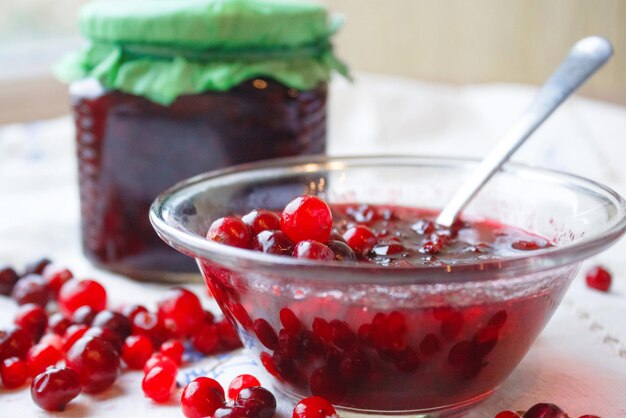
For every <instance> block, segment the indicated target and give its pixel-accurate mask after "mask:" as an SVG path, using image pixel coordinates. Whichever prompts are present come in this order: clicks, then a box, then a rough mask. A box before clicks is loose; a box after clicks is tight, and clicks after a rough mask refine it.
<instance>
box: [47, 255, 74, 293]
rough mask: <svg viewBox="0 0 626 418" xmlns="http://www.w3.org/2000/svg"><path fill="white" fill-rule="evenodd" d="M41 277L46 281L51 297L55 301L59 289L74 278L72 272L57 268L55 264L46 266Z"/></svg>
mask: <svg viewBox="0 0 626 418" xmlns="http://www.w3.org/2000/svg"><path fill="white" fill-rule="evenodd" d="M41 275H42V276H43V277H44V279H46V282H47V283H48V287H49V288H50V292H51V293H52V297H54V298H55V299H56V298H57V297H58V296H59V292H60V291H61V287H63V285H64V284H65V283H66V282H68V281H69V280H70V279H71V278H73V277H74V275H73V274H72V272H71V271H70V270H68V269H66V268H65V267H61V266H58V265H56V264H48V265H47V266H46V267H45V268H44V269H43V272H42V273H41Z"/></svg>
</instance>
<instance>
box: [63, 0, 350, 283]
mask: <svg viewBox="0 0 626 418" xmlns="http://www.w3.org/2000/svg"><path fill="white" fill-rule="evenodd" d="M138 3H143V4H144V5H147V3H149V5H150V6H149V7H152V9H150V10H151V13H149V14H148V13H147V11H146V10H148V9H145V8H142V7H138V6H137V4H138ZM111 4H114V5H115V4H118V7H114V8H113V9H112V8H111V6H110V5H111ZM199 4H200V5H204V8H200V9H198V5H199ZM154 5H159V6H158V7H157V10H155V9H154V7H155V6H154ZM163 5H165V6H163ZM220 5H221V8H220V7H217V6H220ZM226 6H228V7H226ZM86 9H87V10H86V11H85V8H84V10H83V12H82V13H81V29H82V31H83V33H84V34H86V36H87V37H88V38H89V39H90V40H91V43H90V46H89V47H88V48H87V50H85V51H82V52H81V53H80V54H79V55H78V56H74V57H73V58H70V59H68V61H66V62H65V63H64V64H63V66H62V68H61V71H60V72H61V73H62V77H63V76H64V77H63V78H64V79H66V80H70V81H71V84H70V95H71V99H72V107H73V114H74V120H75V124H76V141H77V154H78V170H79V188H80V201H81V221H82V222H81V226H82V244H83V251H84V253H85V255H86V256H87V257H88V258H89V259H90V260H91V261H92V262H93V263H95V264H96V265H98V266H100V267H103V268H105V269H108V270H111V271H114V272H117V273H121V274H124V275H128V276H131V277H134V278H138V279H151V280H168V281H172V280H181V279H183V280H186V279H189V278H190V276H195V271H196V270H197V269H196V267H195V265H194V264H193V262H191V261H190V259H189V258H188V257H185V256H182V255H180V254H179V253H177V252H175V251H173V250H171V249H170V248H169V247H167V246H166V245H165V244H164V243H163V242H162V241H161V240H160V239H159V238H158V236H157V235H156V234H155V233H154V230H153V229H152V227H151V226H150V223H149V220H148V209H149V206H150V204H151V203H152V201H153V200H154V198H155V197H156V196H157V195H158V194H159V193H160V192H162V191H163V190H165V189H166V188H168V187H170V186H172V185H174V184H175V183H177V182H179V181H181V180H183V179H185V178H188V177H190V176H193V175H196V174H199V173H202V172H205V171H209V170H213V169H218V168H223V167H226V166H229V165H233V164H239V163H244V162H249V161H255V160H261V159H268V158H275V157H284V156H293V155H305V154H320V153H323V152H324V150H325V142H326V97H327V82H328V78H329V75H330V72H331V71H332V70H337V69H338V70H343V67H342V66H341V65H340V64H339V63H338V61H337V60H336V59H334V56H332V52H331V50H330V43H329V41H328V39H329V36H330V35H331V34H332V33H333V32H334V30H332V29H329V27H328V19H327V16H326V14H325V11H324V9H321V8H320V7H319V6H312V5H309V4H306V3H294V4H291V3H280V2H278V3H276V2H267V1H260V0H252V1H250V0H246V1H245V2H242V1H239V0H230V1H229V0H219V1H218V0H200V1H198V0H194V2H176V3H174V2H170V1H167V0H163V1H161V2H132V4H131V5H130V6H129V5H125V4H124V3H117V2H111V1H108V2H103V3H95V4H93V3H92V4H89V5H88V6H86ZM181 10H183V11H185V12H187V13H188V15H187V17H186V18H184V19H182V20H181V18H178V20H175V21H173V20H172V16H179V13H178V12H180V11H181ZM120 16H122V17H123V19H122V18H121V17H120ZM238 16H239V17H238ZM251 16H252V17H251ZM294 17H295V18H297V19H296V20H295V22H296V23H297V25H296V27H295V29H294V26H293V24H292V25H290V24H289V22H288V20H291V21H294V20H293V19H294ZM207 19H208V22H209V23H206V22H207ZM320 19H321V20H320ZM203 22H204V24H206V25H208V26H210V25H217V26H222V27H226V26H225V25H226V23H227V26H228V28H229V30H227V31H221V32H220V33H219V34H215V35H214V36H216V37H217V38H218V39H214V38H211V39H210V40H207V42H208V43H207V45H204V46H203V47H202V48H200V47H198V45H197V40H196V37H197V34H196V32H197V30H198V29H197V28H198V25H202V24H203ZM269 22H272V24H273V26H268V23H269ZM321 22H323V23H324V26H323V30H322V26H321ZM168 25H169V26H168ZM172 25H173V26H174V29H176V28H178V31H176V30H174V29H172V28H171V26H172ZM189 26H191V27H195V28H196V30H194V31H190V32H188V33H187V32H185V28H186V27H189ZM155 27H159V28H160V29H161V28H169V33H170V35H169V36H170V37H171V38H169V39H166V40H165V41H166V42H170V44H169V45H165V46H164V45H163V42H164V39H163V36H165V35H162V34H158V33H160V32H155V31H154V30H152V29H153V28H155ZM272 27H273V28H274V29H276V28H279V30H278V31H275V30H273V29H272ZM151 28H152V29H151ZM242 28H245V31H247V33H248V37H247V38H246V36H242V33H241V32H242V30H244V29H242ZM207 30H208V29H207ZM294 30H295V32H294ZM181 31H182V32H181ZM161 32H163V30H161ZM165 32H168V30H165ZM200 32H202V30H200ZM155 33H157V35H155ZM155 36H156V38H155ZM294 37H295V38H301V41H299V42H300V43H297V44H295V45H291V43H293V42H294V41H293V38H294ZM172 38H175V39H172ZM103 39H104V41H103ZM181 39H182V40H183V41H185V42H188V43H189V44H184V45H181ZM246 39H247V40H246ZM115 40H117V42H113V41H115ZM259 40H261V44H259V42H260V41H259ZM146 43H147V44H146ZM191 44H193V46H190V45H191ZM77 69H78V70H80V71H77ZM68 73H69V76H68ZM74 73H78V75H76V74H74ZM198 80H200V81H199V82H198Z"/></svg>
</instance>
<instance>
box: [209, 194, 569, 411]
mask: <svg viewBox="0 0 626 418" xmlns="http://www.w3.org/2000/svg"><path fill="white" fill-rule="evenodd" d="M313 199H317V198H313ZM329 207H330V210H331V213H332V231H331V233H330V237H329V238H328V241H326V242H318V241H313V240H309V241H310V242H314V243H317V244H319V245H321V246H324V248H326V249H327V250H328V251H329V252H330V253H334V252H335V251H338V252H340V253H341V254H335V258H334V259H333V257H330V258H323V259H321V260H322V261H321V262H323V263H326V264H328V263H337V264H341V265H343V266H345V267H347V268H349V269H354V268H362V267H363V266H367V265H369V266H371V267H372V268H375V269H377V270H375V271H376V272H377V274H384V271H385V270H387V269H394V270H395V269H406V268H415V267H419V268H420V271H422V272H424V271H427V270H428V269H429V268H438V269H441V268H443V269H458V268H460V269H463V268H468V267H469V268H474V267H476V265H477V264H480V263H485V265H489V264H490V263H491V264H493V263H494V262H495V263H497V262H498V261H502V260H506V259H510V258H514V257H516V256H520V255H521V256H523V255H525V254H527V253H528V251H538V250H541V249H542V248H547V247H550V246H552V244H551V243H550V242H549V241H548V240H547V239H544V238H542V237H540V236H537V235H533V234H531V233H528V232H525V231H523V230H520V229H516V228H513V227H509V226H506V225H502V224H499V223H497V222H494V221H488V220H487V221H475V222H470V221H464V222H458V223H457V224H456V225H455V226H454V227H453V228H451V229H445V228H442V227H439V226H437V225H436V224H435V222H434V219H435V218H436V215H437V213H436V212H434V211H432V210H427V209H418V208H408V207H397V206H389V205H379V206H376V205H359V204H331V205H329ZM276 214H278V215H280V214H281V211H276ZM234 216H241V214H235V215H234ZM283 216H284V213H283ZM290 216H293V214H292V213H291V210H290ZM322 218H323V219H321V222H323V223H325V222H326V216H322ZM306 221H307V228H308V229H309V230H314V229H315V228H314V227H312V226H311V225H310V224H311V222H313V220H312V219H310V218H306ZM282 225H285V222H284V219H283V223H282ZM288 228H297V225H295V226H294V225H289V226H288ZM276 232H277V233H278V232H279V231H276ZM283 232H284V230H283ZM267 233H268V232H267V231H261V232H260V233H259V234H267ZM291 235H292V236H293V233H292V234H291ZM302 242H305V241H302ZM520 242H523V243H524V244H520ZM257 243H258V239H255V237H254V232H252V238H251V240H250V242H249V243H248V245H247V247H246V248H248V249H250V250H251V251H261V252H269V251H265V249H264V247H263V246H259V245H258V244H257ZM337 243H340V244H341V245H337ZM528 243H533V245H529V244H528ZM292 244H293V247H294V250H293V253H292V254H291V255H289V254H287V255H285V253H279V252H271V254H279V255H280V254H282V255H281V256H292V257H297V256H298V255H299V254H298V251H297V248H298V244H297V243H295V242H292ZM334 249H336V250H334ZM350 250H352V252H353V254H352V256H351V257H345V253H346V251H350ZM329 260H330V261H329ZM351 266H352V267H351ZM201 267H202V271H203V273H204V276H205V278H206V282H207V285H208V286H209V288H210V289H211V291H212V293H213V295H214V296H215V298H216V299H217V301H218V302H219V304H220V305H221V307H222V308H223V309H224V311H225V312H226V314H227V315H228V316H230V317H231V318H234V319H236V320H237V321H238V331H239V333H240V336H241V337H242V340H243V341H244V342H245V344H246V345H247V346H248V347H249V348H250V349H251V350H252V352H253V353H255V355H256V356H257V358H258V359H259V363H260V364H262V365H263V366H264V367H265V368H266V370H267V371H268V373H270V374H271V375H272V376H273V377H274V378H275V379H276V380H277V382H278V387H279V388H281V389H283V390H284V391H285V392H287V393H290V394H295V395H296V396H298V397H300V398H302V397H306V396H310V395H314V396H321V397H323V398H325V399H328V400H330V401H331V402H333V403H334V404H336V405H338V406H341V407H344V408H354V409H359V410H372V411H417V410H429V411H430V410H433V411H436V410H438V409H439V410H444V409H446V408H449V407H450V406H451V405H452V406H454V405H464V404H468V403H472V402H475V401H478V400H480V399H482V398H484V397H486V396H489V394H491V392H492V391H493V390H494V388H495V387H497V386H498V385H499V383H500V382H501V381H502V380H503V379H504V378H506V376H508V374H510V373H511V372H512V370H513V368H514V367H515V366H516V365H517V364H518V363H519V361H520V360H521V358H522V357H523V356H524V355H525V354H526V352H527V350H528V349H529V348H530V345H531V343H532V341H533V340H534V338H535V337H536V335H537V334H538V333H539V332H540V331H541V329H542V327H543V326H544V324H545V322H546V321H547V319H548V318H549V317H550V316H551V315H552V313H553V311H554V309H555V308H556V306H557V304H558V300H559V299H560V297H561V294H562V292H563V291H564V290H565V286H563V285H562V283H561V282H560V281H559V280H558V279H556V280H555V282H554V283H552V284H548V285H545V286H544V287H542V288H540V289H536V290H533V291H530V292H528V291H526V292H524V291H522V290H521V289H520V291H519V292H517V293H515V292H513V294H512V295H511V296H508V297H503V296H501V295H498V294H497V291H494V292H493V293H489V292H487V293H486V294H477V293H476V292H481V291H484V289H480V288H476V289H473V288H472V286H469V287H468V286H467V285H466V284H465V283H455V282H451V283H449V284H446V283H431V284H429V283H427V282H426V283H422V284H420V283H419V281H416V283H415V284H414V285H411V286H406V285H405V286H393V284H390V285H388V286H387V285H384V286H380V282H381V281H378V282H377V283H378V284H379V286H376V285H372V284H368V283H367V282H366V281H364V282H362V283H359V282H356V283H353V284H346V283H341V282H340V280H341V278H340V274H341V273H340V272H338V273H337V278H335V279H333V280H337V285H336V286H333V285H332V282H331V283H329V284H328V286H326V285H322V284H320V283H311V281H309V280H306V279H304V278H303V279H297V278H296V279H294V278H293V277H289V278H283V277H281V272H280V270H277V271H276V273H275V276H274V277H271V278H263V277H262V275H255V276H254V278H253V279H252V278H251V277H250V276H246V274H245V272H244V273H238V272H236V271H235V270H228V269H226V268H222V267H220V266H218V265H217V264H214V263H212V262H209V261H206V260H203V261H202V263H201ZM567 268H574V269H575V267H567ZM287 282H288V283H287ZM390 296H391V297H392V298H391V297H390Z"/></svg>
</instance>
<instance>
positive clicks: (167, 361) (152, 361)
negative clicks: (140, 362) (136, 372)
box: [143, 353, 178, 374]
mask: <svg viewBox="0 0 626 418" xmlns="http://www.w3.org/2000/svg"><path fill="white" fill-rule="evenodd" d="M156 366H159V367H161V368H164V369H168V370H171V371H173V372H174V373H176V372H177V371H178V366H177V365H176V363H174V360H172V359H171V358H169V357H166V356H164V355H163V354H161V353H154V354H152V355H151V356H150V358H149V359H148V361H146V364H144V366H143V372H144V373H146V374H147V373H148V372H149V371H150V370H151V369H153V368H154V367H156Z"/></svg>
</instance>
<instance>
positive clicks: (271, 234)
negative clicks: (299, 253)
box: [251, 230, 293, 255]
mask: <svg viewBox="0 0 626 418" xmlns="http://www.w3.org/2000/svg"><path fill="white" fill-rule="evenodd" d="M251 247H252V249H253V250H255V251H260V252H263V253H267V254H277V255H291V254H292V253H293V243H292V242H291V240H290V239H289V238H287V235H285V233H284V232H282V231H270V230H267V231H261V232H259V233H258V234H257V235H256V236H255V237H254V238H253V239H252V245H251Z"/></svg>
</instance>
